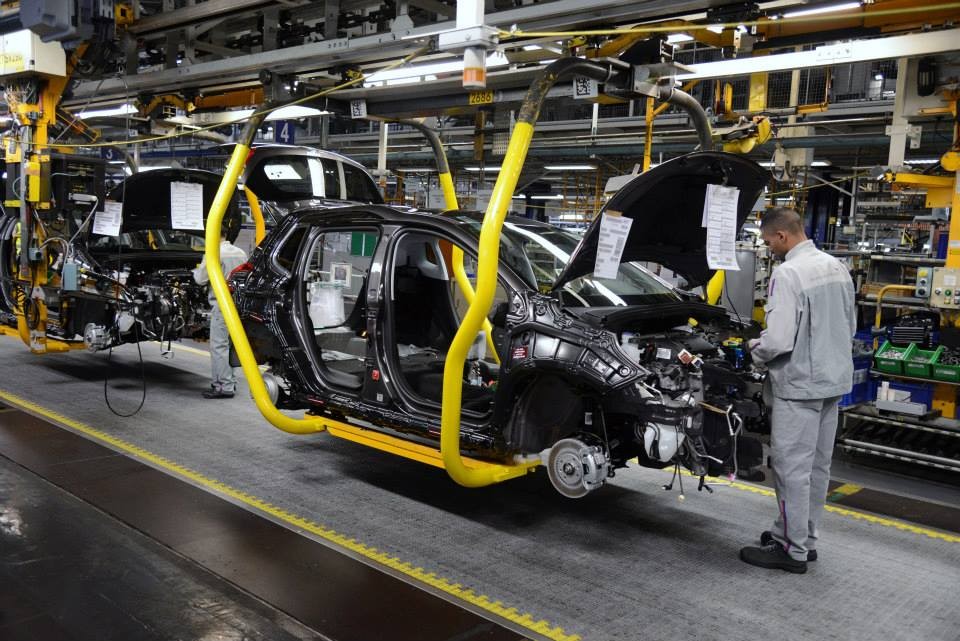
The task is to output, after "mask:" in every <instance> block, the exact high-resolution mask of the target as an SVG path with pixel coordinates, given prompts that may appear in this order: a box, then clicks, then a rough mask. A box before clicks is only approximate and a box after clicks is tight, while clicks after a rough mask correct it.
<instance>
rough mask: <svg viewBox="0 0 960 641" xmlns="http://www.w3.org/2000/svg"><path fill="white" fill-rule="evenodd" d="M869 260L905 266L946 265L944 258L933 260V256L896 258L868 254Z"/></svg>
mask: <svg viewBox="0 0 960 641" xmlns="http://www.w3.org/2000/svg"><path fill="white" fill-rule="evenodd" d="M870 260H873V261H877V262H881V263H903V264H905V265H933V266H940V265H945V264H946V262H947V261H946V259H944V258H934V257H933V256H896V255H891V254H870Z"/></svg>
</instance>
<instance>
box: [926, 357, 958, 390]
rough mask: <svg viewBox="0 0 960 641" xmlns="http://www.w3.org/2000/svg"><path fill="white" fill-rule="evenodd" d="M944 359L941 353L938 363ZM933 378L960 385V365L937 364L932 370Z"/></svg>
mask: <svg viewBox="0 0 960 641" xmlns="http://www.w3.org/2000/svg"><path fill="white" fill-rule="evenodd" d="M942 357H943V354H942V353H941V354H940V356H939V357H937V361H939V360H940V358H942ZM931 369H932V370H933V378H934V379H936V380H938V381H946V382H947V383H960V365H947V364H946V363H940V362H935V363H934V364H933V366H932V368H931Z"/></svg>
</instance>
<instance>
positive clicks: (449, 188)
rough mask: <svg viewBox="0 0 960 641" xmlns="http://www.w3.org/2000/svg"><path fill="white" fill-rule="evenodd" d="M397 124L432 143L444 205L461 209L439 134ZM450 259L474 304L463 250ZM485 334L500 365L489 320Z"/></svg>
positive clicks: (403, 122)
mask: <svg viewBox="0 0 960 641" xmlns="http://www.w3.org/2000/svg"><path fill="white" fill-rule="evenodd" d="M395 122H397V123H398V124H401V125H408V126H410V127H413V128H414V129H416V130H417V131H419V132H420V133H421V134H423V137H424V138H426V139H427V141H428V142H429V143H430V148H431V149H433V157H434V160H435V161H436V163H437V172H438V174H439V175H440V189H441V190H442V191H443V200H444V204H445V206H446V208H447V210H448V211H456V210H458V209H460V205H459V204H458V203H457V192H456V190H455V189H454V185H453V176H452V175H451V173H450V164H449V163H448V162H447V154H446V152H445V151H444V149H443V142H442V141H441V140H440V136H439V134H437V132H436V130H435V129H433V128H432V127H427V126H426V125H424V124H423V123H422V122H420V121H417V120H397V121H395ZM450 258H451V263H452V265H453V277H454V280H456V281H457V286H458V287H459V288H460V292H461V293H462V294H463V297H464V298H465V299H466V301H467V304H468V305H469V304H470V303H472V302H473V298H474V295H475V292H474V289H473V285H472V284H471V283H470V278H469V277H468V276H467V270H466V269H465V268H464V266H463V249H461V248H460V247H457V246H456V245H454V246H453V251H452V255H451V257H450ZM483 332H484V334H485V336H486V342H487V349H488V350H489V351H490V353H491V354H492V355H493V358H494V360H495V361H496V362H497V365H499V364H500V356H499V354H497V348H496V345H495V344H494V342H493V325H492V324H491V323H490V319H488V318H484V319H483Z"/></svg>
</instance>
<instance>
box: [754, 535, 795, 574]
mask: <svg viewBox="0 0 960 641" xmlns="http://www.w3.org/2000/svg"><path fill="white" fill-rule="evenodd" d="M740 560H741V561H743V562H744V563H749V564H750V565H755V566H757V567H758V568H766V569H768V570H784V571H786V572H793V573H794V574H804V573H806V571H807V562H806V561H797V560H796V559H794V558H793V557H791V556H790V555H789V554H787V553H786V551H785V550H784V549H783V546H781V545H780V544H779V543H776V542H774V543H771V544H770V545H767V546H765V547H762V548H755V547H745V548H740Z"/></svg>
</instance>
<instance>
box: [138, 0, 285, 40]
mask: <svg viewBox="0 0 960 641" xmlns="http://www.w3.org/2000/svg"><path fill="white" fill-rule="evenodd" d="M273 4H275V2H274V0H207V1H206V2H201V3H200V4H195V5H193V6H188V7H183V8H181V9H177V10H176V11H164V12H163V13H158V14H155V15H152V16H147V17H146V18H141V19H140V20H137V21H136V22H134V23H133V24H132V25H130V26H129V27H128V28H127V30H128V31H129V32H130V33H134V34H137V35H138V36H143V35H147V34H150V33H155V32H159V31H168V30H170V29H182V28H183V27H187V26H189V25H192V24H194V23H196V22H200V21H203V20H209V19H211V18H216V17H228V16H231V15H236V14H238V13H242V12H244V11H254V10H256V9H259V8H261V7H266V6H269V5H273Z"/></svg>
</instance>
